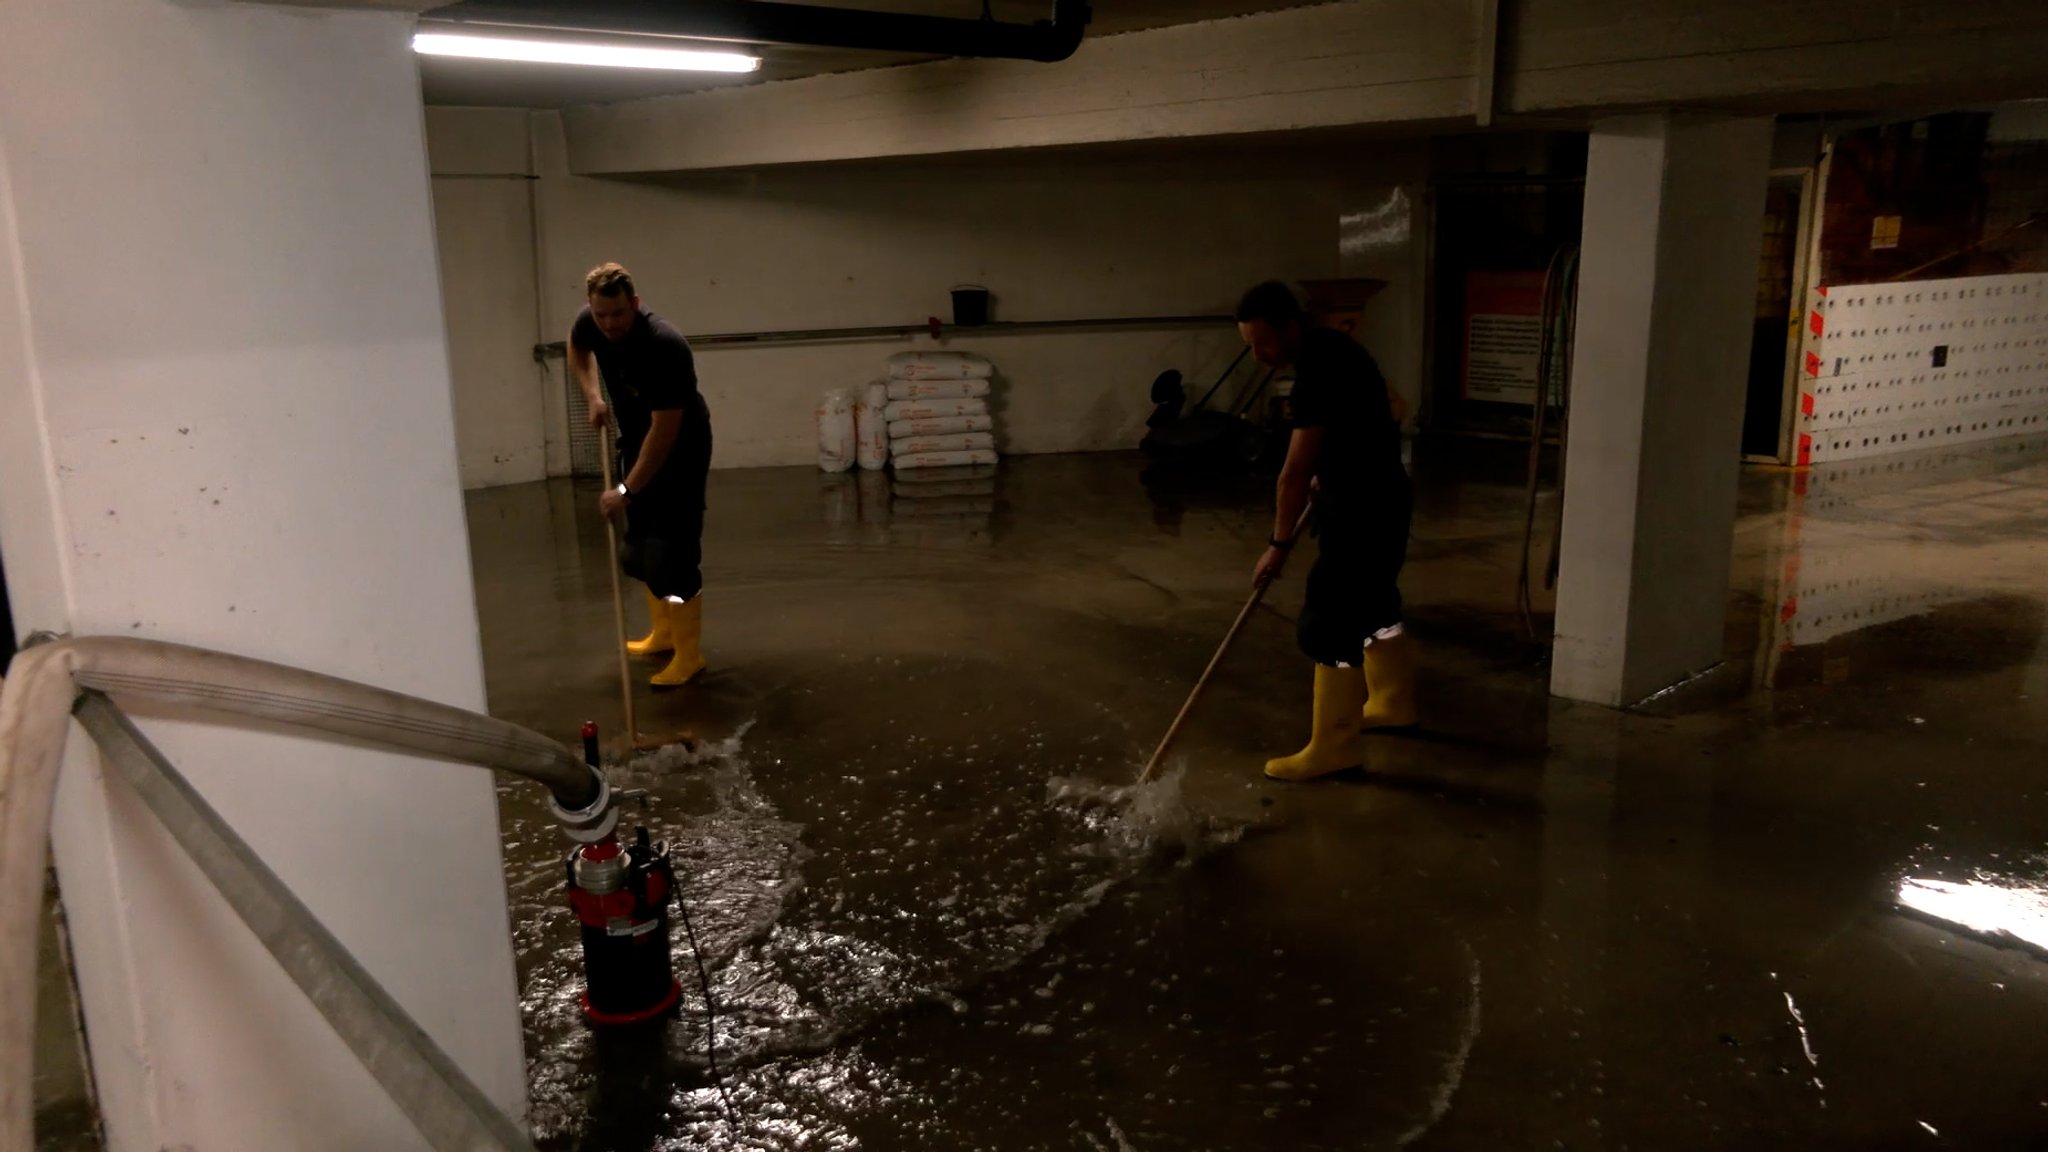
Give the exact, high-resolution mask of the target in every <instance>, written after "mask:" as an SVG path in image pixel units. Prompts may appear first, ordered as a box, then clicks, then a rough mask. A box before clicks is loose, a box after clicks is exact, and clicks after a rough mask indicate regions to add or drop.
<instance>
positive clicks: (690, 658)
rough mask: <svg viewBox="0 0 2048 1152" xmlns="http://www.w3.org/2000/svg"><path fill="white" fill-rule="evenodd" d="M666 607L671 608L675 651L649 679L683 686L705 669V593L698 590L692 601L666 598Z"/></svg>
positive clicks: (658, 685) (668, 685)
mask: <svg viewBox="0 0 2048 1152" xmlns="http://www.w3.org/2000/svg"><path fill="white" fill-rule="evenodd" d="M662 608H663V609H665V610H666V612H667V616H668V629H669V636H670V638H671V639H672V640H673V641H674V643H675V655H674V656H671V657H670V658H669V662H668V667H666V668H663V669H662V670H661V671H659V672H656V673H655V674H654V677H653V678H652V679H650V680H649V681H648V683H649V684H652V685H653V686H655V687H656V688H680V687H682V686H683V685H685V684H688V683H689V682H690V681H692V680H694V679H696V678H697V673H699V672H702V671H703V670H704V594H703V593H701V592H700V593H698V594H697V596H696V598H695V599H693V600H691V601H690V602H689V603H688V604H675V603H670V602H664V603H663V604H662Z"/></svg>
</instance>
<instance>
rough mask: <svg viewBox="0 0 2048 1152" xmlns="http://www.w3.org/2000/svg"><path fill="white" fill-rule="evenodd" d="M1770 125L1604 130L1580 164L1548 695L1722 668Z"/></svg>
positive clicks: (1645, 122)
mask: <svg viewBox="0 0 2048 1152" xmlns="http://www.w3.org/2000/svg"><path fill="white" fill-rule="evenodd" d="M1771 132H1772V128H1771V121H1770V120H1768V119H1754V120H1706V119H1693V118H1684V117H1677V116H1670V115H1657V116H1630V117H1621V118H1616V119H1612V120H1605V121H1602V122H1600V123H1599V124H1597V125H1596V126H1595V128H1594V132H1593V138H1592V146H1591V152H1590V155H1589V156H1588V158H1587V168H1586V211H1585V221H1586V224H1585V241H1584V248H1583V250H1582V255H1581V257H1580V265H1579V269H1580V270H1579V319H1578V342H1577V349H1576V352H1575V354H1574V356H1573V360H1572V408H1571V430H1570V444H1569V447H1568V449H1567V456H1566V461H1565V512H1564V549H1563V560H1562V565H1561V568H1560V571H1559V587H1558V594H1557V641H1556V645H1555V649H1554V655H1553V664H1552V669H1551V680H1550V685H1551V691H1552V692H1554V693H1556V694H1557V695H1559V696H1564V697H1568V698H1571V699H1575V700H1588V701H1592V702H1595V703H1599V704H1608V705H1623V704H1630V703H1634V702H1635V701H1637V700H1640V699H1642V698H1643V697H1645V696H1648V695H1651V694H1652V693H1655V692H1657V691H1659V690H1661V689H1663V688H1666V687H1668V686H1670V685H1672V684H1675V683H1677V682H1678V681H1680V680H1683V679H1684V678H1685V677H1687V676H1689V675H1691V674H1692V673H1695V672H1699V671H1701V670H1703V669H1706V668H1708V667H1711V666H1712V665H1714V664H1715V663H1717V662H1719V661H1720V659H1721V650H1722V625H1723V617H1724V615H1725V606H1726V603H1727V598H1728V569H1729V550H1730V545H1731V533H1732V531H1733V526H1734V518H1735V484H1736V476H1737V470H1738V467H1739V454H1740V451H1741V444H1740V439H1741V432H1742V405H1743V397H1744V380H1745V374H1746V372H1747V370H1748V363H1749V338H1750V315H1751V312H1752V309H1753V305H1754V300H1755V295H1756V276H1757V260H1758V255H1759V248H1760V244H1761V239H1760V237H1761V234H1762V231H1761V225H1760V223H1759V221H1760V217H1761V213H1762V211H1763V203H1764V184H1765V180H1766V177H1767V175H1768V169H1769V165H1770V151H1771Z"/></svg>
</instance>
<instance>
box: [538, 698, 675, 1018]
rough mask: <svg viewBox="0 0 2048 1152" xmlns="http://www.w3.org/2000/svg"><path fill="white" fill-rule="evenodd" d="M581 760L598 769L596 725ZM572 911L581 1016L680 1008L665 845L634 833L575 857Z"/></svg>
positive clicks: (590, 727) (644, 1014) (671, 876)
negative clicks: (578, 947)
mask: <svg viewBox="0 0 2048 1152" xmlns="http://www.w3.org/2000/svg"><path fill="white" fill-rule="evenodd" d="M583 758H584V760H585V761H587V762H588V763H589V764H590V766H591V767H592V768H596V767H598V755H597V725H596V724H595V723H587V724H585V725H584V726H583ZM567 869H568V876H569V907H570V908H571V909H573V910H574V911H575V913H576V920H577V922H578V923H579V924H580V925H581V927H582V931H583V1014H584V1015H585V1016H586V1017H588V1018H589V1019H590V1022H591V1023H593V1024H605V1025H610V1024H638V1023H641V1022H643V1021H647V1020H652V1019H655V1018H656V1017H658V1016H661V1015H662V1014H663V1013H666V1012H667V1011H669V1010H670V1009H671V1008H674V1007H675V1006H676V1002H677V1001H678V1000H680V999H681V997H682V992H683V989H682V985H681V984H679V983H678V982H677V981H676V978H675V969H674V966H673V964H672V962H671V960H670V957H669V938H668V934H669V915H668V909H669V902H670V900H671V899H673V898H674V896H675V890H676V874H675V869H674V866H673V865H672V864H671V863H670V860H669V846H668V842H667V841H665V840H664V841H655V842H650V841H649V840H648V836H647V829H646V828H645V827H640V828H636V829H634V832H633V842H632V844H631V845H621V844H620V843H619V838H618V836H617V835H616V834H612V835H607V836H605V837H604V838H603V839H602V840H598V841H596V842H595V843H590V844H583V845H579V846H578V847H577V849H576V850H575V851H574V852H571V853H569V858H568V861H567Z"/></svg>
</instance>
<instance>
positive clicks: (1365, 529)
mask: <svg viewBox="0 0 2048 1152" xmlns="http://www.w3.org/2000/svg"><path fill="white" fill-rule="evenodd" d="M1374 497H1375V498H1374V499H1373V501H1372V504H1371V509H1370V510H1369V511H1364V512H1358V513H1351V514H1345V513H1343V512H1342V511H1341V510H1338V509H1332V510H1331V512H1332V513H1334V514H1332V515H1329V516H1324V515H1322V514H1321V513H1318V517H1317V518H1318V520H1319V522H1320V526H1319V531H1318V553H1317V555H1316V562H1315V567H1313V568H1310V569H1309V573H1308V589H1307V594H1306V597H1305V599H1304V601H1303V603H1302V608H1301V620H1300V622H1299V623H1298V624H1297V625H1296V627H1295V640H1296V642H1298V643H1299V644H1300V645H1301V650H1302V652H1303V654H1305V655H1306V656H1307V657H1308V658H1309V659H1311V660H1313V661H1315V662H1316V663H1318V664H1327V665H1339V664H1342V665H1349V666H1352V667H1356V666H1357V665H1358V664H1359V662H1360V661H1361V660H1363V659H1364V653H1365V642H1366V640H1368V639H1369V638H1370V637H1371V636H1372V635H1373V634H1374V633H1375V632H1378V631H1380V630H1381V629H1383V628H1389V627H1392V626H1393V625H1395V624H1399V623H1400V622H1401V586H1400V579H1401V566H1402V565H1403V564H1404V563H1406V562H1407V559H1408V523H1409V518H1410V509H1409V495H1408V489H1407V486H1406V485H1405V484H1403V485H1401V486H1400V487H1399V490H1398V491H1391V492H1388V491H1382V492H1376V493H1374Z"/></svg>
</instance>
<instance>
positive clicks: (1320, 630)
mask: <svg viewBox="0 0 2048 1152" xmlns="http://www.w3.org/2000/svg"><path fill="white" fill-rule="evenodd" d="M1237 321H1238V324H1237V326H1238V331H1239V333H1240V334H1241V335H1242V336H1243V337H1244V341H1245V343H1246V344H1247V345H1249V346H1250V347H1251V350H1252V355H1253V356H1255V357H1257V358H1258V361H1259V362H1260V363H1261V364H1265V365H1267V366H1269V367H1275V368H1278V367H1287V366H1292V367H1293V369H1294V392H1293V396H1292V407H1293V424H1294V431H1293V435H1292V437H1291V439H1290V440H1289V441H1288V446H1287V462H1286V464H1285V465H1283V466H1282V467H1281V470H1280V481H1279V485H1278V494H1277V497H1276V502H1277V504H1278V507H1277V508H1276V509H1275V511H1274V517H1273V539H1272V542H1271V544H1270V545H1269V546H1268V547H1267V549H1266V553H1265V555H1264V556H1262V557H1260V558H1259V563H1258V567H1257V568H1256V569H1254V571H1253V575H1252V579H1253V581H1254V583H1256V584H1259V585H1264V584H1268V583H1271V582H1272V581H1273V580H1275V579H1277V578H1278V577H1279V576H1280V573H1281V570H1282V569H1283V568H1284V567H1285V566H1286V564H1287V556H1288V553H1289V551H1290V550H1292V549H1293V547H1294V545H1295V543H1296V541H1295V539H1294V531H1295V524H1296V523H1297V522H1298V521H1299V520H1300V518H1301V513H1302V510H1303V509H1304V508H1306V507H1307V506H1308V500H1309V493H1310V490H1311V488H1312V487H1313V489H1314V491H1315V493H1316V495H1315V502H1316V515H1315V523H1316V528H1317V535H1318V537H1319V538H1320V543H1321V547H1320V550H1319V554H1318V555H1317V557H1316V563H1315V567H1313V568H1311V569H1310V570H1309V574H1308V589H1307V596H1306V600H1305V603H1304V604H1303V607H1302V612H1301V620H1300V623H1299V624H1298V626H1297V629H1296V631H1297V639H1298V640H1299V642H1300V644H1301V650H1302V651H1303V652H1304V653H1306V654H1307V655H1308V658H1309V659H1311V660H1313V661H1315V662H1316V679H1315V722H1314V728H1313V730H1312V734H1311V736H1310V738H1309V744H1308V747H1306V748H1304V749H1302V750H1301V751H1300V752H1298V753H1296V754H1294V755H1292V756H1286V757H1282V758H1280V759H1277V760H1271V761H1268V762H1267V764H1266V775H1268V776H1270V777H1272V778H1274V779H1276V780H1310V779H1314V778H1315V777H1318V776H1326V775H1329V774H1330V773H1332V772H1340V771H1343V770H1344V769H1346V768H1352V767H1356V766H1357V765H1358V764H1359V763H1360V762H1361V761H1362V760H1363V759H1364V748H1363V747H1362V745H1361V743H1360V739H1359V737H1360V734H1361V733H1362V732H1364V731H1367V730H1370V729H1386V728H1407V727H1412V726H1413V725H1414V723H1415V648H1414V643H1415V642H1414V640H1413V639H1412V638H1410V637H1409V636H1408V635H1407V633H1406V632H1405V631H1404V630H1403V628H1402V626H1401V589H1400V586H1399V583H1398V581H1399V578H1400V575H1401V565H1402V563H1403V562H1404V561H1405V560H1406V558H1407V555H1408V519H1409V510H1410V504H1411V502H1412V498H1413V497H1412V492H1411V489H1410V486H1409V482H1408V472H1407V469H1405V468H1403V467H1402V465H1401V426H1400V424H1399V423H1398V422H1397V421H1396V420H1395V419H1394V415H1393V411H1392V408H1391V405H1390V403H1389V401H1388V399H1387V382H1386V378H1385V377H1384V376H1382V375H1380V369H1379V365H1378V364H1376V363H1374V362H1373V358H1372V355H1371V354H1370V353H1368V352H1367V351H1366V350H1365V349H1363V348H1361V347H1359V346H1358V344H1357V343H1356V342H1354V341H1353V340H1352V339H1351V338H1350V337H1349V336H1346V335H1345V334H1343V333H1342V332H1337V331H1334V330H1332V329H1329V328H1322V327H1318V326H1316V325H1314V324H1312V323H1311V322H1310V320H1309V318H1308V315H1307V313H1306V312H1305V311H1304V310H1303V309H1302V306H1301V302H1300V301H1299V300H1298V299H1296V298H1295V295H1294V293H1293V291H1292V290H1291V289H1289V288H1288V287H1287V285H1285V284H1281V283H1278V282H1276V281H1269V282H1267V283H1264V284H1260V285H1258V286H1257V287H1255V288H1253V289H1251V290H1250V291H1248V292H1246V293H1245V294H1244V297H1243V299H1241V300H1240V301H1239V302H1238V306H1237Z"/></svg>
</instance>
